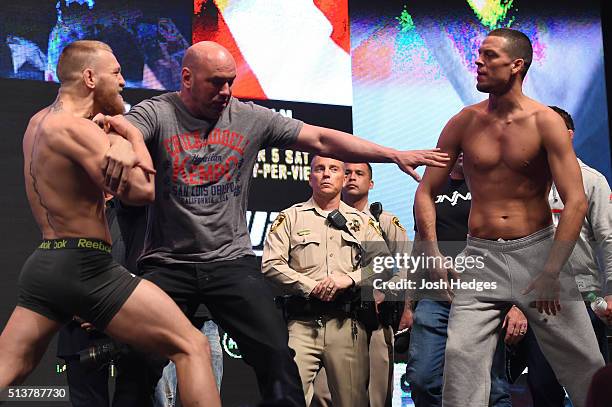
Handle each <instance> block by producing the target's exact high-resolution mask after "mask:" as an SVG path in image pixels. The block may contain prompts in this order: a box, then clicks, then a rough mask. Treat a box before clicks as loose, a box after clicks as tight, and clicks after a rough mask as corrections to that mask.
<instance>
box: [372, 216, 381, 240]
mask: <svg viewBox="0 0 612 407" xmlns="http://www.w3.org/2000/svg"><path fill="white" fill-rule="evenodd" d="M368 223H369V225H370V226H372V227H373V228H374V230H375V231H376V233H378V234H379V235H380V237H382V235H383V234H382V230H381V229H380V225H379V224H378V222H376V221H375V220H374V219H372V218H370V219H369V221H368Z"/></svg>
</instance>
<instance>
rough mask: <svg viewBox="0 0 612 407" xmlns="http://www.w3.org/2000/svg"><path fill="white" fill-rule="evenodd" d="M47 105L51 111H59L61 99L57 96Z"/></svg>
mask: <svg viewBox="0 0 612 407" xmlns="http://www.w3.org/2000/svg"><path fill="white" fill-rule="evenodd" d="M49 107H50V108H51V111H52V112H59V111H60V110H62V101H61V100H59V98H58V99H55V102H53V104H52V105H51V106H49Z"/></svg>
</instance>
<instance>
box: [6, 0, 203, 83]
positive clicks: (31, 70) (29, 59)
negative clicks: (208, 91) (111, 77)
mask: <svg viewBox="0 0 612 407" xmlns="http://www.w3.org/2000/svg"><path fill="white" fill-rule="evenodd" d="M2 3H3V4H2V5H1V7H2V12H1V13H0V77H4V78H16V79H35V80H44V81H54V82H57V81H58V80H57V74H56V72H55V68H56V66H57V61H58V59H59V55H60V54H61V52H62V50H63V49H64V47H65V46H66V45H68V44H69V43H71V42H73V41H76V40H81V39H96V40H100V41H104V42H106V43H107V44H109V45H110V46H111V48H113V50H114V52H115V55H116V56H117V59H118V60H119V62H120V63H121V67H122V73H123V76H124V77H125V79H126V85H127V87H132V88H147V89H160V90H166V89H170V90H176V89H178V88H179V85H180V72H181V70H180V66H181V60H182V59H183V54H184V52H185V49H187V47H189V45H191V10H192V2H191V1H190V0H179V1H172V2H164V1H148V0H20V1H14V2H8V1H5V2H2Z"/></svg>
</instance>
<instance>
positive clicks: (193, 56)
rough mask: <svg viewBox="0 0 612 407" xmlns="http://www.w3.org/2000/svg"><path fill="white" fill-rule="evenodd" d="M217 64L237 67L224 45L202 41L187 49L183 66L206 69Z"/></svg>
mask: <svg viewBox="0 0 612 407" xmlns="http://www.w3.org/2000/svg"><path fill="white" fill-rule="evenodd" d="M217 66H227V67H233V69H234V70H235V69H236V62H235V61H234V57H233V56H232V54H230V52H229V51H228V50H227V49H226V48H225V47H224V46H222V45H220V44H217V43H216V42H213V41H201V42H198V43H196V44H193V45H192V46H191V47H189V48H187V51H185V56H184V57H183V68H189V69H191V70H194V69H202V68H204V69H206V68H215V67H217Z"/></svg>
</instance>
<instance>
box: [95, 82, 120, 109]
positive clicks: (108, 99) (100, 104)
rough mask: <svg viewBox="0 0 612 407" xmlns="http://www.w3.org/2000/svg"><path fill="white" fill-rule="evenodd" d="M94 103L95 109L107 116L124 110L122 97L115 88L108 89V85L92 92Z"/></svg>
mask: <svg viewBox="0 0 612 407" xmlns="http://www.w3.org/2000/svg"><path fill="white" fill-rule="evenodd" d="M94 105H95V106H96V108H97V109H96V110H97V111H99V112H100V113H102V114H105V115H109V116H114V115H118V114H123V113H124V111H125V107H124V105H123V98H122V97H121V96H120V95H119V93H118V92H117V90H115V89H113V90H110V87H108V89H104V90H100V91H99V92H97V93H96V94H94Z"/></svg>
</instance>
